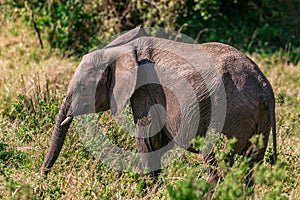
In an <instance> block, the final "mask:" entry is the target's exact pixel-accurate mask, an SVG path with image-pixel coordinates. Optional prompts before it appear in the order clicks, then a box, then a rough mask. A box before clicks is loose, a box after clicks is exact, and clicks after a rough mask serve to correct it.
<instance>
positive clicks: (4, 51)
mask: <svg viewBox="0 0 300 200" xmlns="http://www.w3.org/2000/svg"><path fill="white" fill-rule="evenodd" d="M16 27H17V28H16ZM250 57H251V58H253V59H254V60H255V62H257V64H258V65H259V66H260V67H261V69H262V71H263V72H264V73H265V75H266V76H267V77H268V79H269V81H270V82H271V84H272V85H273V88H274V91H275V94H276V101H277V104H276V106H277V108H276V117H277V129H278V136H277V138H278V153H279V161H278V163H277V164H276V165H275V166H271V165H270V160H269V156H270V155H271V153H272V148H271V141H270V142H269V147H268V149H267V153H266V156H265V160H264V163H263V164H262V165H260V166H256V167H255V171H254V177H255V180H256V187H255V189H254V190H253V188H246V187H245V184H244V181H243V178H244V177H245V176H246V174H247V170H246V169H247V164H246V161H245V160H244V159H243V158H241V157H236V163H235V165H234V166H233V167H232V168H229V167H228V166H226V163H222V162H221V163H222V164H221V165H220V168H221V169H222V170H223V171H226V175H224V177H223V181H220V182H218V183H216V184H209V183H207V182H206V178H207V169H206V168H205V167H204V166H203V161H202V159H201V158H200V157H199V156H198V155H195V154H192V153H188V152H186V153H184V154H183V155H181V156H180V157H179V158H178V159H177V160H176V161H175V162H172V163H171V164H169V165H168V166H167V167H165V168H164V169H163V170H162V173H161V175H160V176H159V178H158V180H153V179H150V178H147V177H142V176H140V175H137V174H134V173H130V172H127V173H125V172H123V173H122V172H119V171H116V170H113V169H110V168H108V167H107V166H106V165H105V164H101V163H99V162H98V161H97V160H96V159H94V158H93V156H91V154H90V153H89V152H88V151H87V149H86V147H85V146H84V145H83V143H82V142H81V140H80V137H79V135H78V133H77V132H76V130H75V129H74V128H71V131H70V132H69V134H68V136H67V138H66V141H65V145H64V147H63V150H62V152H61V154H60V157H59V159H58V160H57V162H56V164H55V167H54V168H53V170H52V171H51V173H50V174H49V176H48V178H47V179H45V178H43V177H41V176H40V174H39V170H40V167H41V165H42V162H43V159H44V156H45V154H46V151H47V148H48V145H49V142H50V137H51V133H52V128H53V125H54V123H55V115H56V113H57V111H58V109H59V105H60V103H61V102H62V99H63V97H64V94H65V92H66V89H67V84H68V82H69V80H70V78H71V76H72V74H73V72H74V70H75V68H76V66H77V64H78V59H74V58H71V59H63V58H61V57H60V56H59V54H58V53H57V52H55V51H53V50H50V49H49V47H48V46H47V45H46V47H45V49H40V48H39V46H38V43H37V40H36V38H35V36H34V33H33V32H32V31H31V30H30V29H28V28H26V27H23V26H22V25H21V24H20V23H18V22H14V23H8V24H6V25H5V26H4V27H2V28H1V32H0V68H1V74H0V111H1V116H0V119H1V120H0V199H35V198H36V199H95V198H97V199H192V198H194V199H199V198H208V199H209V198H215V199H245V198H246V199H299V198H300V192H299V191H300V166H299V165H300V162H299V160H300V145H299V143H300V87H299V86H300V64H299V63H298V65H296V64H292V63H289V59H288V58H289V55H288V52H287V51H278V52H277V53H275V54H273V55H264V54H252V55H250ZM101 120H102V122H103V124H105V125H106V129H107V130H109V131H110V134H112V135H114V136H115V138H117V139H116V140H117V143H118V142H119V143H120V142H121V143H122V144H124V146H125V147H126V148H128V149H133V148H132V139H130V138H128V137H122V130H120V129H118V127H115V125H114V124H113V123H111V118H110V114H109V113H105V114H102V115H101ZM101 120H100V121H101ZM225 144H226V140H225ZM221 153H222V152H221ZM223 156H226V155H223V154H221V155H220V160H222V158H224V157H223Z"/></svg>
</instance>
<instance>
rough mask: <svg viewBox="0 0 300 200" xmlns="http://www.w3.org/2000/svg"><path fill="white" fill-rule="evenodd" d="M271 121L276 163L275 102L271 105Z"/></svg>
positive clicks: (274, 160)
mask: <svg viewBox="0 0 300 200" xmlns="http://www.w3.org/2000/svg"><path fill="white" fill-rule="evenodd" d="M270 120H271V128H272V137H273V163H275V162H276V160H277V150H276V148H277V145H276V117H275V101H272V103H271V105H270Z"/></svg>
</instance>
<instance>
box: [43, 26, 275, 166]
mask: <svg viewBox="0 0 300 200" xmlns="http://www.w3.org/2000/svg"><path fill="white" fill-rule="evenodd" d="M128 100H130V105H131V107H132V112H133V117H134V123H135V124H136V131H135V137H136V138H135V139H136V146H137V148H138V152H139V153H140V169H141V170H142V171H143V170H144V169H146V168H147V170H149V171H150V172H157V171H159V170H160V168H161V163H160V159H161V157H162V155H163V154H164V153H165V152H166V151H168V150H169V149H170V148H172V146H173V143H175V144H178V145H179V146H181V147H183V148H185V149H187V150H190V151H195V152H197V151H196V150H195V149H194V148H193V147H192V145H191V140H192V139H193V138H194V137H196V136H205V135H208V134H209V133H211V132H214V133H223V134H225V135H226V136H228V137H229V138H232V137H235V138H236V139H237V143H236V144H235V148H234V151H235V153H236V154H241V155H245V156H248V157H251V158H252V162H259V161H261V160H262V159H263V157H264V154H265V150H266V146H267V143H268V137H269V132H270V130H271V128H272V134H273V159H274V161H275V160H276V127H275V101H274V94H273V90H272V87H271V85H270V83H269V81H268V80H267V79H266V77H265V76H264V74H263V73H262V72H261V71H260V69H259V68H258V66H257V65H256V64H255V63H254V62H253V61H252V60H251V59H250V58H248V57H247V56H246V55H244V54H243V53H241V52H239V51H238V50H236V49H235V48H233V47H231V46H229V45H225V44H221V43H215V42H212V43H204V44H187V43H181V42H176V41H172V40H167V39H163V38H156V37H150V36H149V35H148V34H147V33H146V32H145V30H144V29H143V28H142V27H138V28H135V29H133V30H131V31H129V32H127V33H126V34H124V35H122V36H120V37H118V38H117V39H115V40H114V41H112V42H111V43H110V44H108V45H107V46H106V47H104V48H103V49H98V50H95V51H93V52H91V53H89V54H87V55H85V56H84V57H83V59H82V61H81V63H80V64H79V66H78V68H77V70H76V72H75V74H74V76H73V78H72V80H71V81H70V84H69V88H68V91H67V95H66V98H65V99H64V102H63V103H62V106H61V108H60V111H59V113H58V115H57V121H56V125H55V127H54V131H53V135H52V141H51V145H50V148H49V150H48V153H47V155H46V157H45V160H44V163H43V169H50V168H51V167H52V166H53V164H54V163H55V161H56V159H57V157H58V155H59V153H60V151H61V148H62V146H63V142H64V138H65V136H66V133H67V131H68V128H69V126H70V124H71V122H72V119H73V117H74V116H78V115H83V114H87V113H97V112H100V111H106V110H109V109H111V111H112V113H113V114H114V115H117V114H118V113H120V112H121V111H122V110H123V108H124V106H125V104H126V102H127V101H128ZM260 133H262V134H263V136H264V146H263V147H262V148H260V149H256V148H254V145H252V144H251V142H250V141H249V139H250V138H251V137H252V136H254V135H255V134H260ZM170 144H171V145H170ZM208 155H211V154H209V152H207V153H206V154H205V156H206V157H209V156H208Z"/></svg>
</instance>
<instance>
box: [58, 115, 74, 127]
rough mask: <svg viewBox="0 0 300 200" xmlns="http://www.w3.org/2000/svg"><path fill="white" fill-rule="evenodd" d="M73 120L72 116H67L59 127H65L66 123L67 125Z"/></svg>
mask: <svg viewBox="0 0 300 200" xmlns="http://www.w3.org/2000/svg"><path fill="white" fill-rule="evenodd" d="M72 119H73V117H72V116H68V117H67V118H66V119H65V120H64V121H63V122H62V123H61V124H60V125H61V126H64V125H66V124H67V123H69V122H70V121H71V120H72Z"/></svg>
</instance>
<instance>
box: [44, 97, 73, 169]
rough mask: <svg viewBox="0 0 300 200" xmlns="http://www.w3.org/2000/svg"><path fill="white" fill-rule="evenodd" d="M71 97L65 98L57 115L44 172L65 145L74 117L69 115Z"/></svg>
mask: <svg viewBox="0 0 300 200" xmlns="http://www.w3.org/2000/svg"><path fill="white" fill-rule="evenodd" d="M70 99H71V98H66V99H65V101H64V103H63V105H62V106H61V108H60V110H59V113H58V115H57V119H56V124H55V127H54V131H53V134H52V139H51V144H50V147H49V149H48V153H47V155H46V157H45V160H44V163H43V166H42V171H43V172H46V173H47V172H48V171H49V169H50V168H51V167H52V166H53V165H54V163H55V161H56V159H57V157H58V155H59V153H60V151H61V148H62V146H63V143H64V139H65V137H66V134H67V131H68V129H69V127H70V125H71V122H72V117H70V116H67V113H68V112H69V109H70V105H71V101H70Z"/></svg>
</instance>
